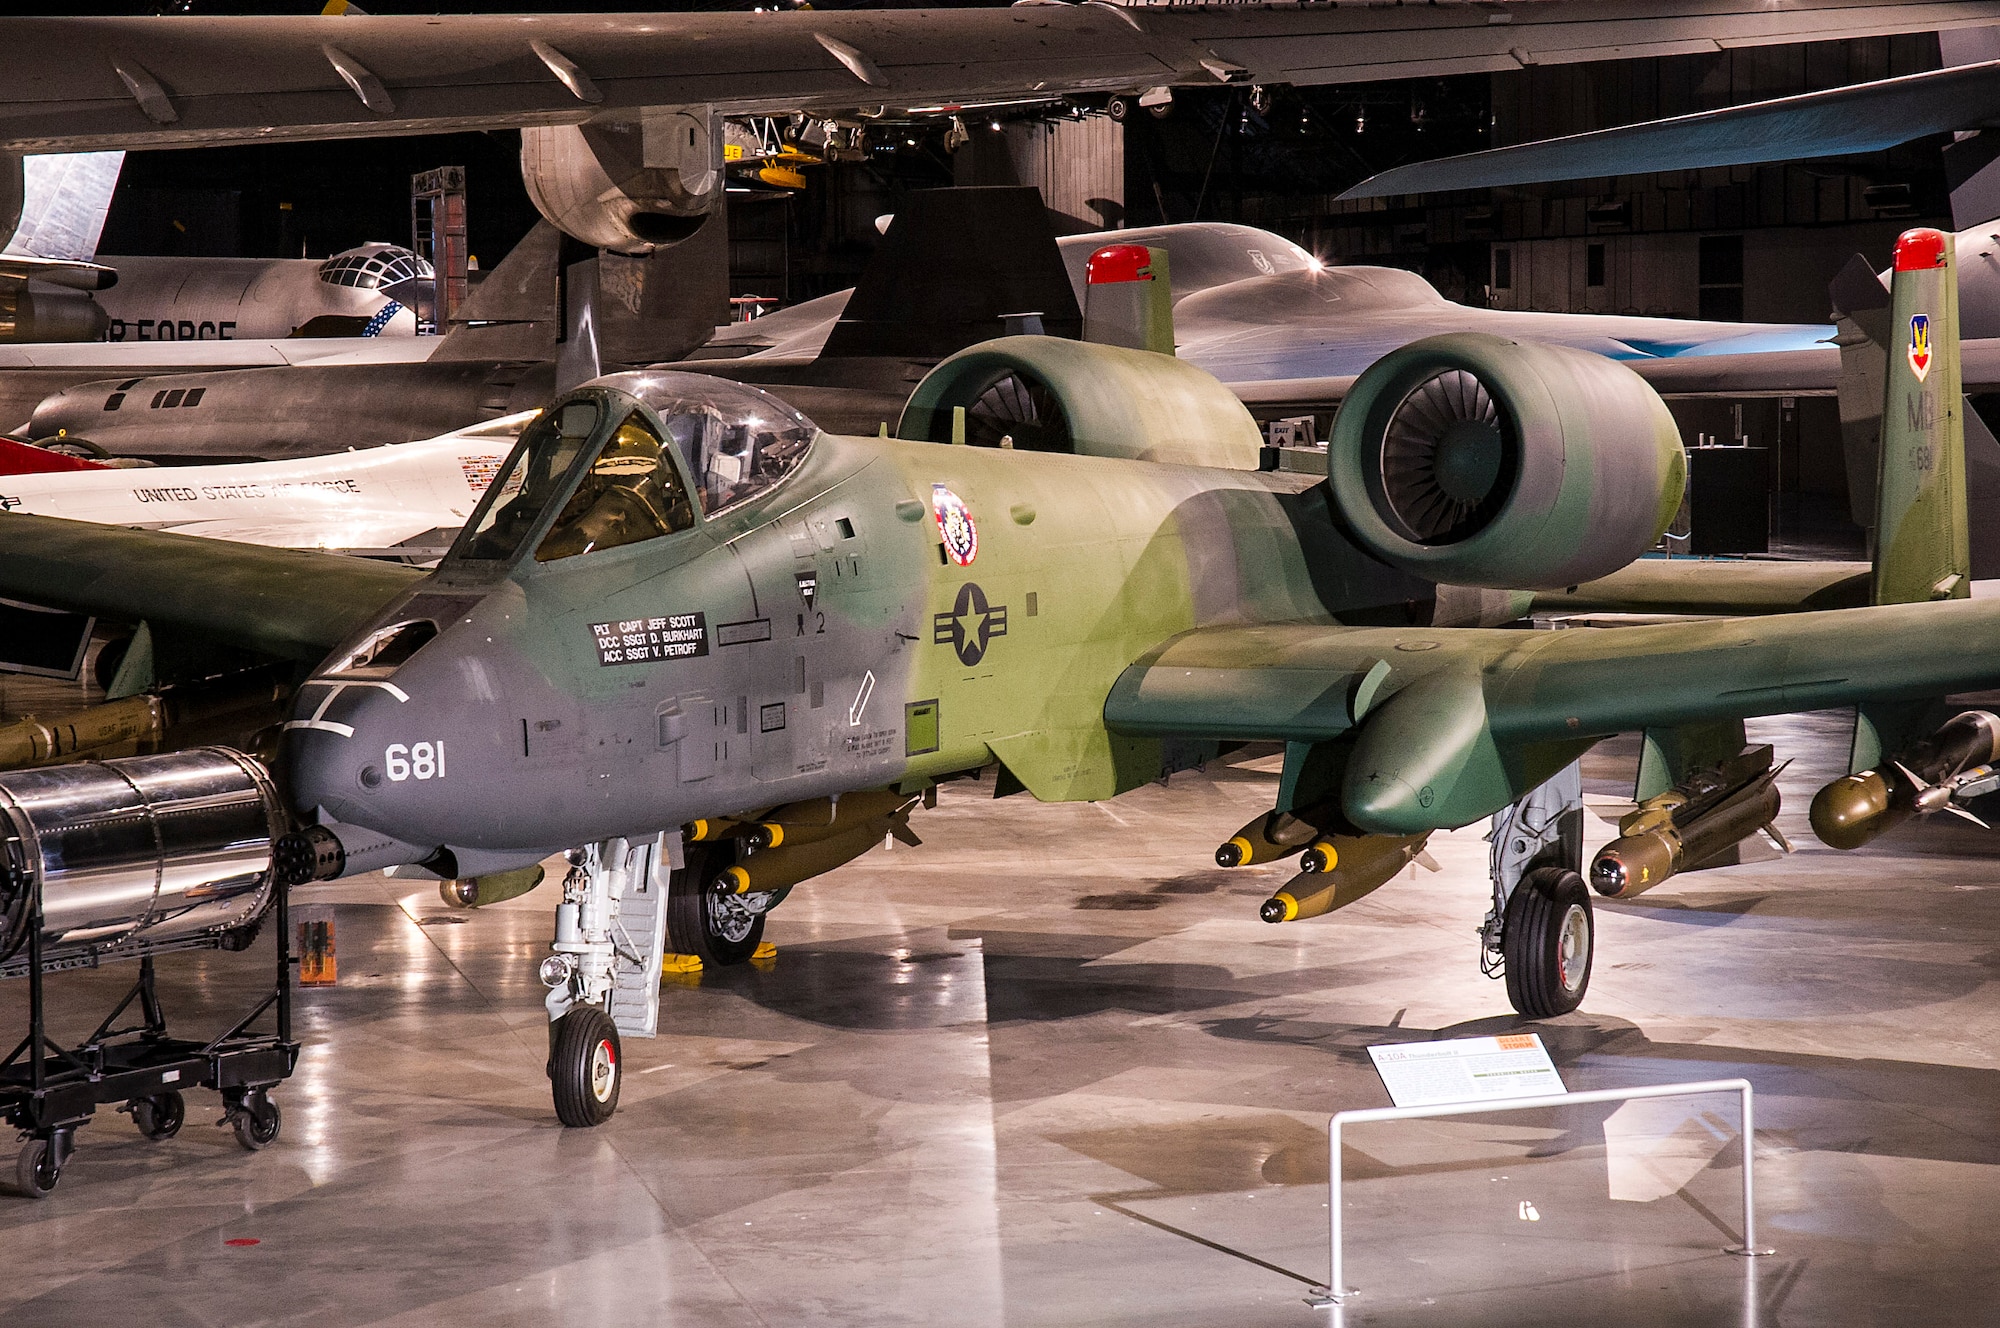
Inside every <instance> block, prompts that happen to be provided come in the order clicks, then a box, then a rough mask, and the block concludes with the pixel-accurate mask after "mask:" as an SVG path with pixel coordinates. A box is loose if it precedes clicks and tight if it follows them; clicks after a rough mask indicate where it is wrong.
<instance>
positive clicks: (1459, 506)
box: [1327, 332, 1687, 590]
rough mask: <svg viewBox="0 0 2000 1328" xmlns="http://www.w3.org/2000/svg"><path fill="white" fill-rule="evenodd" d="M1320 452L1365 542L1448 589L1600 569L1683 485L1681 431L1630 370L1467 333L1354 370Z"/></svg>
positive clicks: (1573, 578)
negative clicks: (1324, 451) (1351, 383)
mask: <svg viewBox="0 0 2000 1328" xmlns="http://www.w3.org/2000/svg"><path fill="white" fill-rule="evenodd" d="M1327 463H1328V472H1329V476H1330V479H1331V481H1332V484H1331V489H1332V498H1333V502H1334V504H1335V506H1336V507H1337V508H1338V510H1339V512H1340V514H1341V515H1342V516H1343V517H1344V518H1345V519H1346V523H1347V525H1348V527H1349V529H1350V530H1352V531H1353V532H1354V534H1355V535H1356V536H1357V537H1358V538H1359V539H1360V541H1361V542H1362V543H1363V544H1364V545H1366V546H1367V547H1368V548H1369V549H1370V550H1371V551H1372V552H1373V553H1375V554H1376V555H1377V556H1379V557H1381V558H1383V559H1384V560H1386V561H1388V562H1390V563H1393V564H1395V565H1396V566H1398V567H1401V568H1403V569H1405V570H1407V571H1410V572H1414V573H1416V574H1417V575H1419V576H1424V577H1427V578H1429V579H1431V580H1433V581H1441V582H1448V583H1451V584H1454V585H1461V586H1491V587H1501V588H1508V589H1523V590H1533V589H1547V588H1554V587H1558V586H1572V585H1576V584H1577V583H1578V582H1582V581H1589V580H1592V579H1594V578H1596V577H1600V576H1604V575H1607V574H1609V573H1611V572H1615V571H1617V570H1618V569H1619V568H1621V567H1623V566H1625V564H1627V563H1629V562H1631V561H1632V560H1633V559H1634V558H1637V557H1638V556H1639V555H1640V554H1642V553H1644V552H1645V551H1646V550H1648V549H1650V548H1652V547H1653V546H1654V545H1655V544H1657V543H1659V540H1660V536H1661V535H1662V534H1664V533H1665V532H1666V529H1667V526H1668V524H1669V523H1671V522H1672V521H1673V519H1674V514H1675V512H1677V511H1678V510H1679V508H1680V503H1681V495H1682V493H1683V491H1684V490H1685V489H1686V487H1687V458H1686V455H1685V454H1684V453H1683V452H1682V450H1681V441H1680V430H1679V429H1678V428H1677V427H1676V426H1675V424H1674V419H1673V416H1672V415H1670V414H1669V413H1668V411H1667V406H1666V403H1665V402H1663V401H1661V400H1660V398H1659V394H1658V393H1656V392H1654V391H1653V389H1652V388H1651V387H1650V386H1648V385H1647V383H1646V382H1645V380H1644V379H1642V378H1640V377H1639V375H1637V374H1635V373H1633V372H1632V371H1631V370H1630V369H1628V368H1626V367H1625V366H1624V365H1622V364H1620V363H1618V362H1617V361H1616V360H1612V359H1607V358H1606V357H1604V356H1602V355H1595V354H1592V353H1590V352H1588V351H1580V350H1571V349H1568V348H1566V347H1562V346H1544V345H1537V344H1534V343H1531V342H1516V341H1509V340H1506V339H1505V338H1502V337H1496V336H1490V335H1487V334H1485V333H1476V332H1455V333H1450V334H1448V335H1445V336H1438V337H1427V338H1425V339H1424V340H1422V341H1416V342H1412V343H1411V344H1410V345H1408V346H1405V347H1403V348H1402V349H1400V350H1397V351H1394V352H1392V353H1390V354H1388V355H1386V356H1384V357H1383V358H1381V359H1380V360H1377V361H1376V362H1375V363H1374V364H1373V365H1371V366H1369V368H1368V371H1367V372H1366V373H1364V374H1362V375H1361V377H1360V378H1358V379H1356V380H1355V383H1354V386H1353V388H1352V389H1351V390H1350V391H1349V393H1348V395H1347V399H1346V400H1345V401H1344V402H1343V403H1342V404H1341V409H1340V415H1339V417H1338V418H1337V419H1336V420H1335V421H1334V428H1333V438H1332V441H1331V442H1330V443H1329V445H1328V457H1327Z"/></svg>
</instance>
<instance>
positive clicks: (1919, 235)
mask: <svg viewBox="0 0 2000 1328" xmlns="http://www.w3.org/2000/svg"><path fill="white" fill-rule="evenodd" d="M1950 243H1951V240H1950V239H1949V237H1947V236H1946V235H1945V233H1944V232H1943V231H1936V230H1932V229H1931V228H1930V227H1928V226H1919V227H1918V228H1917V229H1915V230H1909V231H1904V232H1903V233H1902V235H1901V236H1900V237H1898V238H1897V240H1896V271H1898V272H1930V271H1932V270H1934V269H1936V268H1941V267H1943V266H1944V256H1945V246H1946V245H1948V244H1950Z"/></svg>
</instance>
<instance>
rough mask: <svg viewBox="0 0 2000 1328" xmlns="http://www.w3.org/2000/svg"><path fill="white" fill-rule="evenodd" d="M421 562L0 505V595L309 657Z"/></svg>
mask: <svg viewBox="0 0 2000 1328" xmlns="http://www.w3.org/2000/svg"><path fill="white" fill-rule="evenodd" d="M423 575H424V572H423V571H422V570H421V569H419V568H415V567H408V566H404V565H402V564H397V563H380V562H368V561H366V560H364V559H360V558H346V557H342V556H340V555H339V554H330V553H309V552H304V551H301V550H295V549H268V548H259V547H257V546H254V545H247V544H231V543H228V542H226V541H223V540H213V539H202V538H198V537H196V536H192V535H168V534H162V533H160V532H157V531H148V530H127V529H124V528H122V527H118V526H100V525H97V524H95V523H93V522H88V521H64V520H61V519H59V518H56V517H44V516H27V515H23V514H22V513H19V512H12V513H6V514H4V515H0V596H5V597H6V598H9V599H16V600H22V601H25V602H27V603H30V604H39V605H42V606H44V607H47V608H52V609H66V610H68V611H70V612H73V613H90V614H97V615H101V616H104V617H112V618H122V619H125V620H127V621H132V622H137V621H140V620H144V621H147V622H150V623H153V624H154V625H155V626H156V627H158V626H174V627H182V628H187V629H191V630H194V631H198V632H200V633H201V634H202V635H203V636H204V638H206V639H209V640H213V641H216V642H220V643H223V644H227V645H233V646H240V647H242V648H244V649H247V650H255V651H260V652H262V653H265V654H270V655H277V656H280V657H283V658H287V659H299V660H311V661H317V660H319V659H320V658H322V657H323V656H324V655H325V654H326V653H327V652H328V651H329V650H331V649H333V648H334V647H335V646H336V645H338V644H340V642H341V641H342V640H343V639H345V638H346V637H347V636H348V634H349V633H351V632H353V631H354V629H355V628H357V627H359V626H360V625H361V624H362V623H363V622H365V621H366V620H367V619H368V618H369V617H370V616H372V615H373V614H375V613H377V612H378V611H380V609H381V608H382V606H383V605H384V604H385V603H387V602H388V601H389V600H390V599H391V598H392V597H393V596H395V595H396V594H397V593H398V592H400V591H402V590H403V589H404V588H406V587H407V586H408V585H409V584H410V583H411V582H412V581H415V580H417V579H418V578H420V577H422V576H423Z"/></svg>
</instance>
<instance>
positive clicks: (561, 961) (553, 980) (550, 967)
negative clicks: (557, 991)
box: [540, 954, 575, 989]
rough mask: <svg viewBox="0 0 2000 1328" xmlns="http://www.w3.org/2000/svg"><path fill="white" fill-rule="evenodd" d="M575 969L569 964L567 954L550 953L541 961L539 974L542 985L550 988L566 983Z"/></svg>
mask: <svg viewBox="0 0 2000 1328" xmlns="http://www.w3.org/2000/svg"><path fill="white" fill-rule="evenodd" d="M574 971H575V970H574V969H573V968H572V967H571V966H570V962H569V956H567V955H559V954H558V955H550V956H549V957H548V958H547V959H544V960H543V961H542V967H541V969H540V976H541V979H542V985H543V986H544V987H549V988H551V989H553V988H556V987H560V986H562V985H564V984H565V983H567V982H568V981H569V979H570V974H571V973H573V972H574Z"/></svg>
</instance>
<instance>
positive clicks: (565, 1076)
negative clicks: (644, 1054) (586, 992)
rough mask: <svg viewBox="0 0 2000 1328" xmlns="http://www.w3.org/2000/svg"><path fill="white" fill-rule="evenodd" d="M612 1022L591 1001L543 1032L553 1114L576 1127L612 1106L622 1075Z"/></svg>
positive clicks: (597, 1121) (605, 1115) (603, 1117)
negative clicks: (553, 1092)
mask: <svg viewBox="0 0 2000 1328" xmlns="http://www.w3.org/2000/svg"><path fill="white" fill-rule="evenodd" d="M623 1059H624V1058H623V1056H622V1055H621V1054H620V1052H619V1047H618V1025H616V1024H614V1023H612V1022H611V1016H610V1015H608V1014H606V1013H604V1011H602V1010H600V1009H598V1008H597V1007H596V1006H594V1005H579V1006H577V1007H576V1008H574V1009H572V1010H571V1011H570V1012H569V1013H568V1014H566V1015H564V1016H563V1017H562V1018H561V1019H559V1020H557V1021H556V1023H555V1026H554V1027H553V1028H552V1029H551V1030H550V1032H549V1080H550V1082H551V1083H552V1084H553V1085H554V1088H555V1098H556V1118H557V1119H558V1120H560V1121H561V1122H562V1123H563V1124H565V1125H569V1126H573V1127H576V1128H579V1129H580V1128H583V1127H586V1126H591V1125H602V1124H604V1122H606V1121H608V1120H610V1119H611V1113H612V1112H614V1111H616V1110H618V1089H619V1087H620V1083H621V1080H622V1078H623V1068H624V1067H623Z"/></svg>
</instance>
